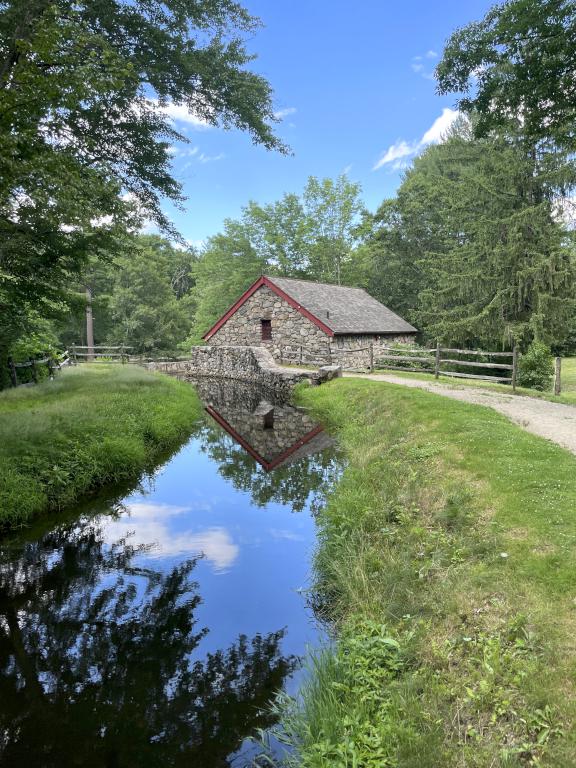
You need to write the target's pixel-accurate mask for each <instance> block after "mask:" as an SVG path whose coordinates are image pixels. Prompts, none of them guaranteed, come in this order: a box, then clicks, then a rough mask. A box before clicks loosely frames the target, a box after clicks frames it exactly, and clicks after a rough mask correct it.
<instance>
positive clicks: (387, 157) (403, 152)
mask: <svg viewBox="0 0 576 768" xmlns="http://www.w3.org/2000/svg"><path fill="white" fill-rule="evenodd" d="M416 147H417V145H414V144H408V142H406V141H404V140H403V139H402V140H399V141H397V142H396V143H395V144H392V145H391V146H389V147H388V149H387V150H386V152H385V153H384V154H383V155H382V157H381V158H380V160H378V162H377V163H376V165H375V166H374V168H373V169H372V170H374V171H376V170H378V168H382V166H383V165H388V163H393V162H395V161H396V160H400V159H402V158H403V157H410V156H411V155H413V154H415V153H416V151H417V149H416Z"/></svg>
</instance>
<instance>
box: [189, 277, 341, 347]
mask: <svg viewBox="0 0 576 768" xmlns="http://www.w3.org/2000/svg"><path fill="white" fill-rule="evenodd" d="M263 285H265V286H266V287H267V288H270V290H271V291H273V292H274V293H275V294H276V295H277V296H279V297H280V298H281V299H284V301H286V302H287V303H288V304H290V306H291V307H294V309H297V310H298V312H300V314H301V315H303V316H304V317H305V318H306V319H308V320H310V322H312V323H314V325H317V326H318V328H320V330H322V331H324V333H325V334H326V335H327V336H334V331H333V330H332V328H329V327H328V326H327V325H326V324H325V323H323V322H322V320H319V319H318V318H317V317H316V315H313V314H312V312H309V311H308V310H307V309H304V307H302V306H301V305H300V304H298V302H297V301H295V300H294V299H293V298H292V297H291V296H289V295H288V294H287V293H285V292H284V291H283V290H282V289H281V288H278V286H277V285H275V283H273V282H272V280H270V278H268V277H265V276H264V275H262V277H259V278H258V280H256V282H255V283H253V284H252V285H251V286H250V288H248V290H247V291H244V293H243V294H242V296H240V298H239V299H238V301H236V302H235V303H234V304H232V306H231V307H230V309H229V310H228V311H227V312H225V313H224V314H223V315H222V317H221V318H220V320H218V322H217V323H214V325H213V326H212V328H210V330H209V331H206V333H205V334H204V336H202V338H203V339H205V340H206V341H207V340H208V339H209V338H210V337H211V336H213V335H214V334H215V333H216V331H219V330H220V328H222V326H223V325H224V323H226V322H227V321H228V320H229V319H230V318H231V317H232V315H233V314H234V313H235V312H236V311H237V310H238V309H239V308H240V307H241V306H242V304H244V302H246V301H247V300H248V299H249V298H250V296H252V295H253V294H254V293H256V291H257V290H258V288H261V287H262V286H263Z"/></svg>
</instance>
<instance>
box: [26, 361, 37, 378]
mask: <svg viewBox="0 0 576 768" xmlns="http://www.w3.org/2000/svg"><path fill="white" fill-rule="evenodd" d="M28 359H29V360H30V367H31V368H32V379H33V381H34V383H35V384H38V371H37V370H36V360H34V358H33V357H30V358H28Z"/></svg>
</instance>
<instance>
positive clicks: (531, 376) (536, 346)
mask: <svg viewBox="0 0 576 768" xmlns="http://www.w3.org/2000/svg"><path fill="white" fill-rule="evenodd" d="M553 376H554V360H553V358H552V354H551V352H550V348H549V347H547V346H546V344H543V343H542V342H541V341H533V342H532V344H531V345H530V346H529V347H528V351H527V352H526V354H524V355H522V357H521V358H520V365H519V370H518V384H520V386H522V387H528V388H529V389H539V390H540V391H541V392H544V391H545V390H547V389H550V385H551V383H552V377H553Z"/></svg>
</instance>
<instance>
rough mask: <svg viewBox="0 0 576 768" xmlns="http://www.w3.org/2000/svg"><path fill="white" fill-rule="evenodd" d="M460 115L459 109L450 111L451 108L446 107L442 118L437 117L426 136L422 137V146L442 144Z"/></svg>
mask: <svg viewBox="0 0 576 768" xmlns="http://www.w3.org/2000/svg"><path fill="white" fill-rule="evenodd" d="M458 114H459V113H458V110H457V109H450V108H449V107H444V109H443V110H442V114H441V115H440V117H437V118H436V120H434V122H433V123H432V125H431V126H430V128H428V130H427V131H426V133H425V134H424V136H422V139H421V141H420V144H422V145H426V144H439V143H441V142H442V141H443V140H444V139H445V138H446V133H447V131H448V130H449V128H450V126H451V125H452V123H453V122H454V121H455V120H456V118H457V117H458Z"/></svg>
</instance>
